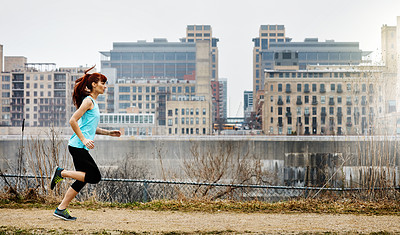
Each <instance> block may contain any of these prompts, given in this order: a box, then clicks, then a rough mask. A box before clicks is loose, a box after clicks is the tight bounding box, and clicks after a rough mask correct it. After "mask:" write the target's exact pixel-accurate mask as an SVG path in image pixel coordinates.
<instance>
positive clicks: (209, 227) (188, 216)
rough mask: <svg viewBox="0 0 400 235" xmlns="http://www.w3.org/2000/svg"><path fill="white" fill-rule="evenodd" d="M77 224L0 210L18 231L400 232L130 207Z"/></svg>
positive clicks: (369, 223) (344, 218) (308, 218)
mask: <svg viewBox="0 0 400 235" xmlns="http://www.w3.org/2000/svg"><path fill="white" fill-rule="evenodd" d="M70 211H71V214H72V215H73V216H76V217H78V220H77V221H63V220H60V219H57V218H56V217H54V216H52V213H53V210H44V209H0V226H7V227H8V226H12V227H16V228H19V229H45V230H53V229H54V230H67V231H72V232H73V231H75V232H76V233H85V232H96V231H103V230H106V231H134V232H196V231H201V232H212V231H234V232H239V233H244V232H247V233H249V232H254V233H260V232H264V233H285V232H288V233H298V232H339V233H343V232H359V233H370V232H380V231H386V232H400V216H366V215H329V214H305V213H295V214H264V213H250V214H247V213H231V212H216V213H205V212H172V211H147V210H129V209H110V208H106V209H100V210H86V209H71V210H70Z"/></svg>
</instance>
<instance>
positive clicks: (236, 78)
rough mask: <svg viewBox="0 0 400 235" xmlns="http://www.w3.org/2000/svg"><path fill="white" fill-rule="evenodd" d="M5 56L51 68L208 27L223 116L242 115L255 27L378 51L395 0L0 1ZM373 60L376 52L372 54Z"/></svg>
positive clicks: (393, 19) (395, 11)
mask: <svg viewBox="0 0 400 235" xmlns="http://www.w3.org/2000/svg"><path fill="white" fill-rule="evenodd" d="M0 2H1V4H0V6H1V12H0V44H2V45H3V46H4V55H5V56H25V57H27V58H28V62H30V63H34V62H36V63H37V62H52V63H56V64H57V67H65V66H79V65H93V64H97V65H98V70H100V54H99V51H106V50H111V49H112V43H113V42H136V41H137V40H147V41H152V39H153V38H167V39H168V41H170V42H171V41H172V42H176V41H179V38H181V37H184V36H185V33H186V31H185V30H186V25H188V24H209V25H211V26H212V30H213V36H214V37H217V38H219V40H220V41H219V44H218V47H219V75H220V77H224V78H227V79H228V101H229V105H228V109H229V113H228V116H236V114H237V111H238V110H239V107H240V111H239V113H238V114H239V115H242V110H243V91H244V90H251V89H252V76H253V75H252V62H253V61H252V48H253V43H252V38H254V37H257V36H258V30H259V27H260V25H262V24H283V25H285V27H286V35H287V36H288V37H291V38H293V41H303V40H304V38H306V37H318V38H319V39H320V40H323V41H325V40H327V39H334V40H335V41H356V42H360V48H361V49H362V50H367V51H377V50H378V49H380V30H381V26H382V25H383V24H387V25H393V26H395V25H396V24H397V16H400V0H379V1H378V0H334V1H324V0H286V1H278V0H275V1H270V0H263V1H262V0H250V1H236V0H197V1H191V0H172V1H168V0H142V1H135V0H68V1H60V0H35V1H32V0H9V1H6V0H0ZM375 57H379V56H376V55H375Z"/></svg>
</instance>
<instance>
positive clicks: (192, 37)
mask: <svg viewBox="0 0 400 235" xmlns="http://www.w3.org/2000/svg"><path fill="white" fill-rule="evenodd" d="M200 40H204V41H209V42H210V52H211V58H210V59H211V78H212V79H214V80H218V45H217V44H218V41H219V39H218V38H213V35H212V28H211V26H210V25H188V26H187V27H186V37H185V38H182V39H181V41H182V42H197V41H200Z"/></svg>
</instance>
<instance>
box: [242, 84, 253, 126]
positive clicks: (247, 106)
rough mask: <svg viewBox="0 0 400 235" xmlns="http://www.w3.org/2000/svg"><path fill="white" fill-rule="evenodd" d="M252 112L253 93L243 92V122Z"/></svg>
mask: <svg viewBox="0 0 400 235" xmlns="http://www.w3.org/2000/svg"><path fill="white" fill-rule="evenodd" d="M252 111H253V91H244V92H243V115H244V120H246V119H247V118H250V116H251V112H252Z"/></svg>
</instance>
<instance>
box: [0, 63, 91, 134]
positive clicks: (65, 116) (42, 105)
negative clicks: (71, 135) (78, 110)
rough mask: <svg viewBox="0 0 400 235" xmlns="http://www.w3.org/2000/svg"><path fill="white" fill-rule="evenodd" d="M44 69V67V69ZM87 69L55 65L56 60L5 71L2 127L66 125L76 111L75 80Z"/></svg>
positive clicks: (0, 104) (3, 76) (2, 77)
mask: <svg viewBox="0 0 400 235" xmlns="http://www.w3.org/2000/svg"><path fill="white" fill-rule="evenodd" d="M44 68H45V69H44ZM85 69H88V68H84V67H78V68H59V69H57V68H56V65H55V64H54V63H25V67H24V68H16V69H15V70H14V71H10V72H2V73H1V74H0V76H1V81H0V83H1V87H2V90H1V93H2V94H1V98H0V99H1V103H0V106H1V110H0V114H1V116H0V124H1V126H21V125H22V122H23V120H24V119H25V126H28V127H32V126H39V127H47V126H59V127H62V126H67V125H68V120H69V117H70V116H71V115H72V113H73V112H74V111H75V108H74V106H73V104H72V97H71V94H72V89H73V85H74V81H75V80H76V79H77V78H79V77H81V76H82V75H83V73H84V70H85Z"/></svg>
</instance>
